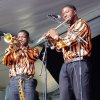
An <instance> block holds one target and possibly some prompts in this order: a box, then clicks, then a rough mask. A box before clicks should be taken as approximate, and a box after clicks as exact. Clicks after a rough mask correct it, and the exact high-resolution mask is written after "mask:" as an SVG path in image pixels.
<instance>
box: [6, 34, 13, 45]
mask: <svg viewBox="0 0 100 100" xmlns="http://www.w3.org/2000/svg"><path fill="white" fill-rule="evenodd" d="M11 40H12V35H11V34H10V33H7V34H4V41H5V42H6V43H10V42H11Z"/></svg>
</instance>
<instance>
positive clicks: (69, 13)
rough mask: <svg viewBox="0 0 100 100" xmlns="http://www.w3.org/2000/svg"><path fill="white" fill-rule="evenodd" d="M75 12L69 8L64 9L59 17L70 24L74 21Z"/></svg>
mask: <svg viewBox="0 0 100 100" xmlns="http://www.w3.org/2000/svg"><path fill="white" fill-rule="evenodd" d="M75 14H76V11H75V10H74V9H72V8H70V7H64V8H63V9H62V12H61V15H62V18H63V19H64V20H68V21H67V23H68V24H70V23H71V22H72V21H73V20H74V16H75Z"/></svg>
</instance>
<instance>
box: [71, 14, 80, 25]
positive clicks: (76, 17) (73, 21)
mask: <svg viewBox="0 0 100 100" xmlns="http://www.w3.org/2000/svg"><path fill="white" fill-rule="evenodd" d="M78 19H79V18H78V16H77V15H76V16H74V18H73V20H72V21H71V22H70V26H72V25H73V24H74V23H75V22H76V21H77V20H78Z"/></svg>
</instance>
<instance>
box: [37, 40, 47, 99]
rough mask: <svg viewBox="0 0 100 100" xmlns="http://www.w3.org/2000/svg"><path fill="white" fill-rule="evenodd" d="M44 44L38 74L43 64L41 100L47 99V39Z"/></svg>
mask: <svg viewBox="0 0 100 100" xmlns="http://www.w3.org/2000/svg"><path fill="white" fill-rule="evenodd" d="M44 46H45V50H44V53H43V58H42V66H41V69H40V74H39V75H40V76H41V74H42V69H43V64H44V71H45V75H44V79H45V80H44V81H45V82H44V83H45V84H44V95H43V100H47V70H46V65H47V47H48V41H47V40H46V41H45V43H44Z"/></svg>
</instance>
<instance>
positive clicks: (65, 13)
mask: <svg viewBox="0 0 100 100" xmlns="http://www.w3.org/2000/svg"><path fill="white" fill-rule="evenodd" d="M61 15H62V18H63V19H64V20H65V22H66V23H67V24H69V27H68V32H67V34H66V36H65V37H64V38H62V37H61V36H59V35H58V32H57V28H53V29H50V30H49V31H48V33H47V35H46V38H47V39H48V40H49V41H51V43H52V44H53V45H54V46H55V48H56V49H57V51H58V50H59V51H61V52H62V53H63V58H64V61H65V62H64V64H63V66H62V68H61V71H60V76H59V89H60V100H73V98H72V97H73V94H74V96H75V98H76V100H89V73H90V72H89V68H88V67H89V66H90V63H89V61H88V58H89V57H90V55H91V30H90V27H89V25H88V24H87V22H85V21H84V20H83V19H82V18H78V16H77V10H76V8H75V6H73V5H66V6H65V7H63V9H62V11H61Z"/></svg>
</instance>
